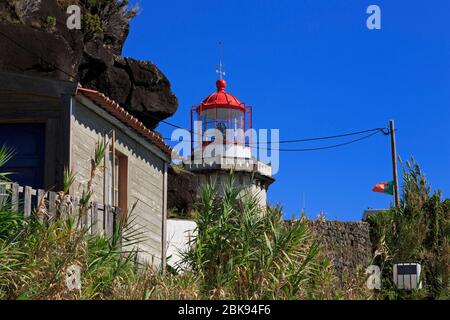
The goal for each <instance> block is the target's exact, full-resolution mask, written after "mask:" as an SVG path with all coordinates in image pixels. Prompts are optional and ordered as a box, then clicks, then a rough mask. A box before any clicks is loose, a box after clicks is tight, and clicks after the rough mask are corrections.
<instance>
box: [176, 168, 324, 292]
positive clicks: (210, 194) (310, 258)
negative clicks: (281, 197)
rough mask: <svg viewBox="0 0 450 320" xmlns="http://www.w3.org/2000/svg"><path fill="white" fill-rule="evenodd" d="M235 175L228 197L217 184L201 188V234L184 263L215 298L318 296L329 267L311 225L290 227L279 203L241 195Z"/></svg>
mask: <svg viewBox="0 0 450 320" xmlns="http://www.w3.org/2000/svg"><path fill="white" fill-rule="evenodd" d="M233 180H234V177H233V175H230V177H229V179H228V182H227V184H226V186H225V191H224V195H223V197H221V196H219V195H218V193H217V192H216V190H215V185H214V184H209V185H207V186H206V187H205V188H204V189H203V191H202V194H201V205H200V209H199V212H198V218H197V224H198V230H197V237H196V238H195V239H194V240H193V241H192V246H191V248H192V249H191V250H189V252H186V253H185V254H184V258H183V262H182V264H183V265H184V264H186V265H188V266H189V267H190V269H191V270H192V272H194V273H197V274H198V276H199V279H200V281H201V284H200V290H201V294H202V295H203V296H205V297H210V298H214V299H216V298H232V299H298V298H309V297H314V296H315V293H317V292H316V291H315V290H316V289H317V288H318V285H319V284H320V281H318V280H319V279H321V278H323V277H324V274H326V273H327V272H328V270H327V267H328V265H327V263H326V262H325V260H321V259H318V250H319V246H318V243H317V242H316V241H315V240H314V239H313V237H312V236H311V233H310V232H309V230H308V228H307V225H306V223H305V222H303V221H296V222H294V223H293V224H292V225H291V226H290V227H289V226H286V225H285V224H284V223H283V220H282V213H281V210H280V209H279V208H263V207H261V206H260V205H259V203H258V199H257V198H256V197H255V196H252V195H248V194H246V195H242V190H240V189H239V188H235V187H233V186H234V181H233Z"/></svg>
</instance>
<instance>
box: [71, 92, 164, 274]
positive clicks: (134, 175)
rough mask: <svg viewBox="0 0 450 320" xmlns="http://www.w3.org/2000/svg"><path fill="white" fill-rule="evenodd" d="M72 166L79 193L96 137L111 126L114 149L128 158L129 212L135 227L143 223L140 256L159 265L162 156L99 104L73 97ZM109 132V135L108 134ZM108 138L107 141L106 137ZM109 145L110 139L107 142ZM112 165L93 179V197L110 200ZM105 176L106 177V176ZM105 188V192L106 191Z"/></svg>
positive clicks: (100, 200)
mask: <svg viewBox="0 0 450 320" xmlns="http://www.w3.org/2000/svg"><path fill="white" fill-rule="evenodd" d="M73 102H74V103H73V107H72V108H73V109H72V122H71V125H72V136H71V141H72V142H71V146H72V148H71V168H72V170H73V172H75V173H76V178H77V179H76V183H75V186H74V190H73V192H74V194H75V195H78V196H79V195H81V192H82V189H83V187H84V186H85V185H86V181H87V180H88V179H89V176H90V169H91V165H90V159H91V157H92V155H93V153H94V150H95V146H96V143H97V141H99V139H100V140H101V139H103V136H104V135H105V134H108V133H109V132H110V131H111V130H113V129H114V130H115V132H116V143H115V147H116V150H117V151H119V152H120V153H122V154H123V155H125V156H126V157H127V158H128V188H127V189H128V197H127V200H128V201H127V202H128V208H131V207H132V206H133V204H135V203H137V204H136V207H135V210H134V212H133V213H132V214H133V215H134V216H135V217H137V218H136V227H142V228H143V229H142V231H144V232H145V241H143V242H142V243H140V244H139V245H138V247H139V249H140V250H142V254H140V256H139V257H140V259H141V260H145V261H148V262H150V263H153V264H154V265H155V266H159V265H160V263H161V258H162V254H163V253H162V246H163V241H162V238H163V222H164V219H163V213H164V211H163V210H164V188H165V185H164V160H163V159H162V158H160V157H158V156H157V155H155V153H154V152H153V151H152V149H151V147H150V146H149V143H148V144H147V143H145V141H144V140H143V139H142V138H141V137H140V136H139V135H138V134H137V133H135V132H134V131H133V130H132V129H130V128H128V127H125V128H123V127H121V126H120V125H119V124H120V123H119V124H118V123H117V119H115V118H113V117H112V116H110V115H109V114H107V113H106V112H104V111H103V110H101V109H100V108H99V107H97V109H98V110H97V109H95V106H94V108H93V105H92V104H91V102H90V101H89V100H86V99H79V98H77V100H75V99H74V100H73ZM110 137H111V135H109V138H110ZM107 141H109V142H110V140H109V139H108V140H107ZM109 146H111V143H109ZM110 170H111V168H110V165H109V163H108V161H107V165H106V168H105V172H100V173H99V174H98V176H97V178H96V179H95V181H94V199H93V200H94V201H96V202H99V203H103V201H105V202H106V203H107V204H110V203H111V199H110V196H109V192H108V191H106V190H108V189H107V188H105V187H104V182H105V181H106V184H108V181H109V178H108V176H109V172H110ZM105 179H106V180H105ZM105 191H106V192H105Z"/></svg>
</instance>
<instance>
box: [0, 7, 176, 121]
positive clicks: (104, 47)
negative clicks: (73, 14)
mask: <svg viewBox="0 0 450 320" xmlns="http://www.w3.org/2000/svg"><path fill="white" fill-rule="evenodd" d="M23 1H25V0H21V1H16V0H2V1H0V32H1V34H0V48H1V54H0V70H2V71H10V72H17V73H25V74H27V73H28V74H34V75H40V76H43V77H50V78H54V79H60V80H69V81H78V82H79V83H80V84H81V85H82V86H85V87H88V88H90V89H95V90H99V91H101V92H103V93H104V94H106V95H107V96H109V97H110V98H112V99H114V100H116V101H117V102H118V103H120V104H121V105H122V106H123V107H124V108H125V109H127V110H128V111H129V112H130V113H132V114H133V115H135V116H137V117H138V118H139V119H140V120H141V121H142V122H144V123H145V124H146V125H147V126H148V127H149V128H151V129H153V128H155V127H156V125H157V124H158V122H159V121H160V120H163V119H165V118H167V117H170V116H171V115H173V114H174V113H175V112H176V110H177V107H178V100H177V98H176V97H175V95H174V94H173V93H172V92H171V88H170V82H169V80H168V79H167V78H166V77H165V76H164V74H163V73H162V72H161V71H160V70H159V69H158V68H157V67H156V66H155V65H154V64H153V63H151V62H148V61H147V62H141V61H136V60H134V59H132V58H123V57H121V56H120V54H121V51H122V47H123V44H124V42H125V39H126V37H127V35H128V31H129V24H128V22H126V23H123V15H122V16H121V15H114V14H113V15H107V19H106V24H105V25H104V28H103V30H104V31H103V32H101V33H98V34H96V36H95V37H92V36H88V35H87V33H86V32H85V30H81V31H79V30H69V29H68V28H67V27H66V19H67V15H66V14H65V11H66V8H65V7H63V6H61V5H60V4H59V3H64V1H58V0H46V1H42V3H41V5H40V6H39V8H38V10H37V11H34V12H32V13H27V14H23V13H21V11H20V10H19V7H18V5H19V3H21V2H23ZM86 2H87V1H85V0H80V3H81V4H84V5H85V8H87V5H86ZM85 13H86V9H84V12H83V14H85ZM49 17H52V18H54V19H55V20H56V24H55V25H51V24H49Z"/></svg>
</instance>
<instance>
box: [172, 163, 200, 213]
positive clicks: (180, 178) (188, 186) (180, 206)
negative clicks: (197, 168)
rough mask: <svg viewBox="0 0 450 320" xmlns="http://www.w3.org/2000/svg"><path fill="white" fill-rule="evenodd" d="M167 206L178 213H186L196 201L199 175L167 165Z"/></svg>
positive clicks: (192, 207) (193, 206)
mask: <svg viewBox="0 0 450 320" xmlns="http://www.w3.org/2000/svg"><path fill="white" fill-rule="evenodd" d="M168 173H169V174H168V182H167V185H168V188H167V207H168V208H169V209H171V210H173V211H176V212H177V213H178V214H180V215H188V214H189V213H190V212H191V211H192V210H194V209H195V204H196V203H198V196H199V195H198V190H199V185H200V181H199V177H198V176H197V175H195V174H193V173H191V172H189V171H186V170H183V169H181V168H178V167H172V166H171V167H169V171H168Z"/></svg>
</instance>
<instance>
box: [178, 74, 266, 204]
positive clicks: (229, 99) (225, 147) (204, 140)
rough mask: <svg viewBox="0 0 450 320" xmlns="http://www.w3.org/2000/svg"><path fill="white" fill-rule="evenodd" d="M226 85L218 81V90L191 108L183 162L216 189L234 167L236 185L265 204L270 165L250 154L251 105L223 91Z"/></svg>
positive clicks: (202, 180) (186, 167)
mask: <svg viewBox="0 0 450 320" xmlns="http://www.w3.org/2000/svg"><path fill="white" fill-rule="evenodd" d="M226 86H227V84H226V82H225V80H223V79H219V80H217V82H216V87H217V91H216V92H214V93H212V94H211V95H209V96H208V97H206V98H205V99H204V100H203V101H202V102H201V103H200V104H199V105H197V106H193V107H192V108H191V157H190V158H189V159H186V160H184V161H183V165H184V168H185V169H186V170H188V171H191V172H193V173H195V174H196V175H197V176H199V177H200V181H201V183H207V182H209V181H212V180H214V181H216V185H217V186H218V188H219V190H218V191H219V192H221V190H223V188H222V187H223V186H224V184H225V183H226V181H227V178H228V175H229V174H230V172H231V171H232V170H233V172H234V176H235V184H236V185H238V186H240V187H242V188H243V189H244V191H250V192H252V193H253V194H255V195H256V196H257V197H258V198H259V200H260V203H261V205H265V204H266V203H267V190H268V188H269V186H270V184H272V183H273V182H274V179H273V177H272V167H271V166H270V165H268V164H265V163H263V162H261V161H259V160H258V159H257V158H256V157H254V156H253V155H252V146H253V144H252V135H253V134H252V132H253V130H252V107H251V106H247V105H245V104H244V103H241V102H240V101H239V100H238V99H237V98H236V97H235V96H233V95H232V94H230V93H228V92H226V91H225V88H226Z"/></svg>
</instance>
